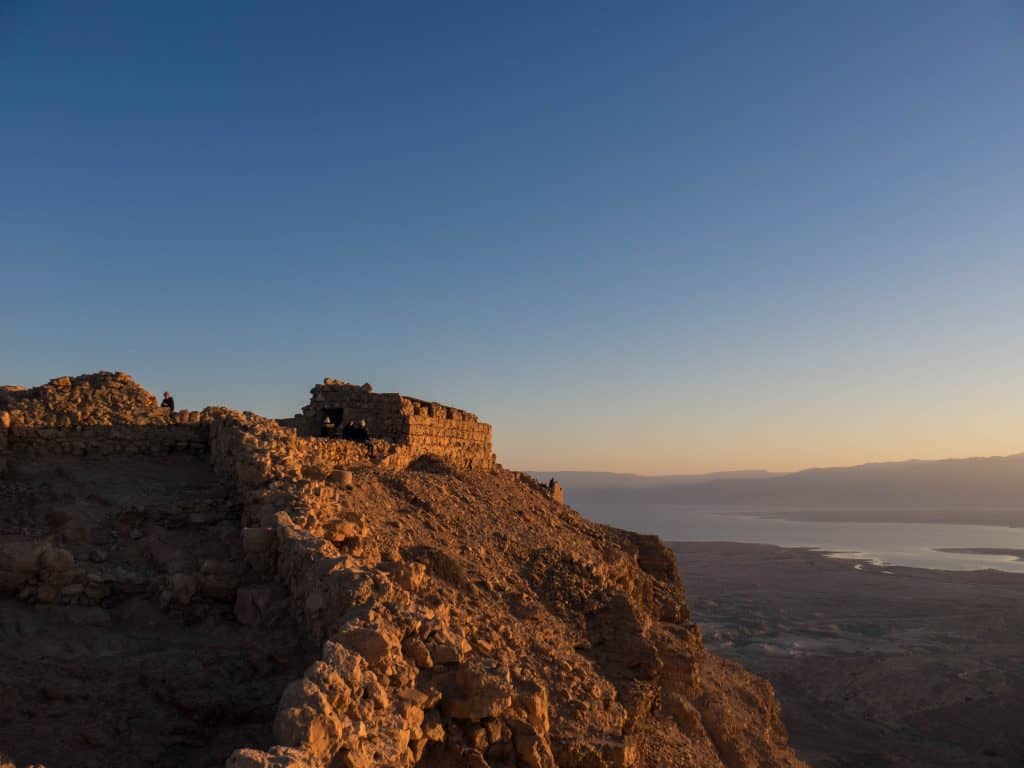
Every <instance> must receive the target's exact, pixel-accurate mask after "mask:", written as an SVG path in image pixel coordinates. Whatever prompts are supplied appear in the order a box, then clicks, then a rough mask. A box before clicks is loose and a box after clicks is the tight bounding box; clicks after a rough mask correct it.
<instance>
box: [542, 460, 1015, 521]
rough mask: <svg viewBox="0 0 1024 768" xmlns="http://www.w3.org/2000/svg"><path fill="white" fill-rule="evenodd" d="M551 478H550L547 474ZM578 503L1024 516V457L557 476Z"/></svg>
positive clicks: (559, 474)
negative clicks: (761, 471) (726, 472)
mask: <svg viewBox="0 0 1024 768" xmlns="http://www.w3.org/2000/svg"><path fill="white" fill-rule="evenodd" d="M541 476H543V475H541ZM554 477H556V478H558V479H559V480H560V481H561V482H562V483H563V485H564V486H565V489H566V494H567V498H568V499H569V500H570V501H571V502H577V503H580V504H584V503H587V502H590V501H601V502H605V503H608V502H628V501H644V502H650V503H659V502H665V503H674V504H680V505H694V506H698V505H699V506H730V507H750V508H761V509H763V508H771V507H784V508H789V509H794V510H800V509H815V510H824V511H828V510H861V511H871V510H882V511H884V510H952V511H958V510H960V511H964V512H965V513H972V512H978V511H985V510H997V511H1008V512H1017V511H1022V510H1024V454H1016V455H1013V456H996V457H985V458H970V459H947V460H942V461H903V462H892V463H880V464H864V465H861V466H856V467H841V468H830V469H808V470H804V471H802V472H795V473H793V474H787V475H771V476H762V477H757V476H743V477H723V476H717V477H716V476H703V477H701V476H697V477H685V476H684V477H683V478H682V479H678V480H677V479H674V478H672V477H667V478H643V477H638V476H635V475H632V476H630V475H626V476H621V478H622V479H619V477H620V476H616V475H606V474H604V473H593V474H592V473H573V472H566V473H554Z"/></svg>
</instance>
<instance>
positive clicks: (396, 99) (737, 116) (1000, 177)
mask: <svg viewBox="0 0 1024 768" xmlns="http://www.w3.org/2000/svg"><path fill="white" fill-rule="evenodd" d="M301 5H302V6H303V7H300V8H294V7H290V6H286V5H285V4H281V3H270V2H245V3H242V2H237V3H232V2H221V3H216V4H210V3H199V2H179V3H174V4H162V5H160V4H156V5H154V4H143V3H134V2H97V3H90V4H84V3H73V2H46V0H38V1H36V2H25V1H20V0H0V103H2V104H3V108H2V109H0V288H2V298H0V328H2V329H3V330H2V331H0V380H2V381H3V382H8V383H18V384H23V385H29V384H34V383H40V382H42V381H45V380H47V379H49V378H51V377H53V376H57V375H62V374H65V373H80V372H86V371H91V370H96V369H111V370H125V371H128V372H130V373H132V374H133V375H134V376H136V378H137V379H138V380H139V381H140V382H141V383H143V384H144V385H145V386H147V387H149V388H150V389H151V390H154V391H162V390H163V389H171V390H172V391H173V392H174V393H175V396H176V397H177V399H178V402H179V403H180V404H181V405H182V406H184V407H198V406H201V405H204V404H208V403H226V404H230V405H233V406H236V407H240V408H249V409H253V410H257V411H260V412H263V413H267V414H269V415H289V414H290V413H292V412H294V411H295V410H296V409H297V408H298V406H299V405H300V404H301V403H302V402H303V401H304V400H305V399H306V397H307V391H308V389H309V387H310V386H312V384H313V383H315V382H316V381H318V380H320V379H322V378H323V377H324V376H328V375H329V376H335V377H339V378H344V379H347V380H352V381H356V382H362V381H370V382H372V383H373V384H374V385H375V387H376V388H377V389H378V390H388V391H392V390H401V391H403V392H408V393H409V394H414V395H418V396H422V397H429V398H435V399H440V400H444V401H448V402H454V403H455V404H457V405H460V406H463V407H466V408H470V409H472V410H475V411H477V412H478V413H480V414H481V415H482V416H483V417H484V418H485V419H486V420H488V421H490V422H492V423H493V424H494V426H495V443H496V448H497V451H498V454H499V460H501V461H503V462H504V463H505V464H506V465H509V466H514V467H527V466H531V467H544V468H552V469H609V470H623V471H637V472H650V473H664V472H688V471H704V470H716V469H732V468H741V467H742V468H748V467H764V468H768V469H790V468H798V467H802V466H808V465H824V464H839V463H855V462H858V461H867V460H875V459H896V458H909V457H911V456H917V457H924V458H930V457H938V456H951V455H967V454H989V453H993V454H994V453H1009V452H1013V451H1021V450H1024V408H1022V406H1021V402H1022V396H1024V395H1022V393H1024V362H1022V361H1024V342H1022V334H1021V331H1020V329H1021V327H1022V326H1024V309H1022V296H1024V252H1022V246H1024V213H1022V211H1024V139H1022V137H1024V10H1022V6H1020V5H1019V4H1017V3H1011V2H977V3H966V2H962V3H943V2H928V3H925V2H906V3H888V2H885V3H883V2H879V3H873V2H867V3H857V4H850V3H847V4H840V3H831V2H813V3H812V2H806V3H787V4H771V5H769V4H764V3H761V4H753V3H683V2H664V3H661V2H652V3H628V4H627V3H599V2H586V3H564V4H558V5H557V7H553V6H555V5H556V4H552V3H516V4H491V3H468V2H467V3H444V4H430V5H428V4H423V3H392V4H383V3H352V4H347V3H307V4H301ZM211 9H213V10H211Z"/></svg>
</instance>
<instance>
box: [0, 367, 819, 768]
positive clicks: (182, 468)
mask: <svg viewBox="0 0 1024 768" xmlns="http://www.w3.org/2000/svg"><path fill="white" fill-rule="evenodd" d="M418 402H419V401H417V403H418ZM428 405H429V404H428ZM424 407H426V406H424ZM0 412H2V413H0V617H3V618H0V640H2V641H3V642H2V643H0V686H2V688H3V689H4V691H5V696H4V697H2V699H0V753H2V754H4V755H7V759H8V760H11V761H13V762H14V763H16V764H17V765H28V764H30V763H45V764H46V765H47V766H49V767H50V768H60V767H61V766H76V767H79V766H86V767H88V766H104V765H115V764H116V765H143V764H144V765H157V766H163V765H166V766H172V765H173V766H182V765H190V766H191V765H223V764H225V761H226V765H227V766H229V767H230V768H270V767H271V766H273V767H274V768H285V767H286V766H287V767H288V768H305V767H307V766H308V767H310V768H313V767H316V768H321V767H324V766H332V767H334V766H339V767H340V766H347V767H349V768H358V767H362V766H367V767H368V766H396V767H397V766H414V765H416V766H477V767H478V768H485V767H486V766H494V767H495V768H497V766H520V765H521V766H530V767H531V768H541V767H548V766H561V767H563V768H568V767H570V766H572V767H578V768H604V767H605V766H608V767H611V766H616V767H618V766H650V767H651V768H654V767H655V766H658V767H662V766H728V768H754V767H755V766H764V767H767V766H799V765H802V764H801V763H800V762H799V761H798V760H797V759H796V757H795V756H794V754H793V752H792V751H791V750H790V749H789V747H788V746H787V744H786V734H785V730H784V728H783V726H782V723H781V720H780V717H779V710H778V706H777V704H776V702H775V700H774V697H773V692H772V689H771V687H770V686H769V685H768V684H767V683H766V682H764V681H763V680H761V679H759V678H757V677H755V676H753V675H751V674H749V673H747V672H746V671H744V670H743V669H742V668H741V667H740V666H738V665H736V664H734V663H731V662H728V661H725V660H723V659H721V658H718V657H715V656H713V655H711V654H709V653H708V652H707V651H706V650H705V649H704V647H703V645H702V643H701V639H700V632H699V630H698V628H697V626H696V625H695V624H694V623H693V622H692V621H691V620H690V616H689V611H688V609H687V606H686V600H685V594H684V589H683V585H682V584H681V582H680V580H679V577H678V574H677V570H676V564H675V559H674V556H673V554H672V553H671V552H670V551H669V550H668V549H667V548H665V547H664V546H663V545H662V544H661V542H660V541H658V540H657V539H656V538H655V537H649V536H641V535H638V534H634V533H630V532H627V531H621V530H617V529H613V528H609V527H606V526H601V525H597V524H594V523H591V522H588V521H587V520H585V519H583V518H582V517H581V516H580V515H579V514H577V513H576V512H575V511H573V510H572V509H571V508H569V507H567V506H566V505H564V504H562V503H561V502H560V500H559V497H558V494H557V493H553V492H552V490H551V489H549V488H547V487H546V486H542V485H540V484H538V483H536V482H535V481H534V480H532V479H531V478H529V477H528V476H526V475H523V474H520V473H516V472H510V471H507V470H504V469H502V468H501V467H500V466H495V467H493V468H475V467H477V466H478V465H479V464H480V462H481V459H480V456H483V457H484V461H486V451H485V450H482V449H480V447H479V446H478V445H474V447H473V450H474V451H475V452H474V453H473V454H472V461H469V460H467V461H465V462H463V463H461V464H460V462H459V460H458V459H459V455H458V453H457V448H458V445H459V443H458V442H457V440H456V438H457V439H458V440H463V441H464V442H467V443H468V441H466V440H465V439H464V438H462V437H461V436H456V438H450V439H449V437H448V436H446V433H445V431H444V430H445V429H447V427H444V425H443V424H442V425H441V426H439V427H437V430H436V431H434V432H431V437H430V439H431V440H434V441H442V444H444V445H450V446H455V447H451V448H449V451H448V452H449V454H450V455H445V456H444V457H436V456H432V455H429V454H422V455H414V454H412V453H410V452H409V450H408V449H407V448H402V447H401V446H396V445H394V444H389V443H388V441H387V440H384V439H381V438H374V437H372V436H371V437H370V439H367V440H365V441H350V440H340V439H323V438H319V437H302V436H300V435H299V434H298V433H297V431H296V430H295V429H294V428H291V427H289V426H284V425H282V424H280V423H278V422H276V421H274V420H271V419H266V418H263V417H260V416H257V415H254V414H249V413H246V414H241V413H237V412H233V411H229V410H226V409H207V410H205V411H202V412H196V413H185V414H174V415H170V414H166V413H164V412H161V411H160V410H159V409H157V408H156V407H155V400H153V399H152V396H151V395H149V393H147V392H145V391H144V390H143V389H142V388H141V387H138V385H136V384H135V383H134V382H132V381H131V379H130V378H129V377H126V376H124V374H96V375H93V376H90V377H78V378H74V379H59V380H55V382H51V383H50V384H49V385H46V386H44V387H40V388H36V389H35V390H14V389H12V388H6V389H3V390H0ZM430 413H433V411H432V410H431V411H430ZM438 413H440V411H438ZM414 415H415V414H414ZM424 418H425V417H424ZM445 418H447V419H451V417H449V416H446V417H445ZM459 418H462V417H459ZM474 419H475V417H474ZM466 421H467V423H471V424H475V421H473V420H469V419H467V420H466ZM431 429H432V430H433V429H434V427H433V426H431ZM462 429H466V427H462ZM473 429H477V428H476V427H475V426H474V427H473ZM488 430H489V428H488ZM485 437H486V438H487V439H488V440H489V431H488V432H487V433H486V435H485ZM444 441H449V442H444ZM488 445H489V443H488ZM485 448H486V446H485ZM474 462H476V464H474ZM8 692H9V693H8ZM2 764H3V758H0V765H2Z"/></svg>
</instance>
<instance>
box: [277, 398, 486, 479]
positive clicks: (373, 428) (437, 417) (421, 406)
mask: <svg viewBox="0 0 1024 768" xmlns="http://www.w3.org/2000/svg"><path fill="white" fill-rule="evenodd" d="M310 392H311V394H312V398H311V400H310V403H309V405H307V406H305V407H303V409H302V413H301V414H298V415H296V417H295V418H294V419H288V420H284V421H282V423H283V424H285V425H288V426H294V427H295V429H296V431H297V432H298V434H299V435H302V436H306V437H316V436H319V435H320V434H321V426H322V423H323V420H324V417H325V416H328V415H333V416H334V418H335V420H338V416H339V414H340V422H341V425H343V424H344V423H346V422H348V421H350V420H354V421H357V422H358V421H365V422H366V428H367V431H368V433H369V435H370V437H371V438H377V439H380V440H385V441H388V442H391V443H393V444H395V445H396V446H404V447H405V450H401V449H399V450H396V451H395V453H396V454H405V459H404V460H405V463H406V464H408V463H409V462H411V461H415V460H416V459H417V458H419V457H421V456H437V457H440V458H442V459H444V460H445V461H447V462H449V463H450V464H453V465H454V466H457V467H460V468H463V469H493V468H494V466H495V458H494V452H493V449H492V448H491V426H490V424H485V423H483V422H481V421H480V420H479V419H477V417H476V415H474V414H472V413H469V412H468V411H462V410H459V409H458V408H452V407H451V406H446V405H442V404H440V403H433V402H428V401H425V400H419V399H417V398H413V397H405V396H403V395H399V394H395V393H385V394H377V393H374V392H373V389H372V387H370V385H369V384H363V385H362V386H356V385H354V384H346V383H345V382H342V381H339V380H337V379H324V383H323V384H318V385H317V386H315V387H313V389H312V390H310Z"/></svg>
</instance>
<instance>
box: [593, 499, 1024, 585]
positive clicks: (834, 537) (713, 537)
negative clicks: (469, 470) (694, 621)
mask: <svg viewBox="0 0 1024 768" xmlns="http://www.w3.org/2000/svg"><path fill="white" fill-rule="evenodd" d="M577 509H579V511H580V513H581V514H583V515H584V516H585V517H587V518H589V519H590V520H593V521H595V522H598V523H606V524H608V525H614V526H617V527H620V528H628V529H630V530H633V531H639V532H641V533H653V534H657V535H658V536H660V537H661V538H662V540H664V541H734V542H741V543H747V544H773V545H775V546H779V547H810V548H813V549H819V550H824V551H827V552H830V553H834V554H833V556H834V557H848V558H855V559H863V560H871V561H874V562H876V563H878V564H880V565H896V566H907V567H912V568H934V569H939V570H948V571H975V570H983V569H986V568H991V569H995V570H1000V571H1008V572H1013V573H1024V560H1020V559H1017V558H1015V557H1013V556H1012V555H992V554H979V553H971V552H943V551H941V550H942V549H945V548H951V547H959V548H999V549H1003V550H1021V551H1024V528H1009V527H1003V526H995V525H952V524H947V523H879V522H864V523H854V522H823V521H804V520H783V519H778V518H772V517H758V516H755V515H738V514H732V513H728V514H726V513H721V512H714V511H709V510H694V509H691V508H685V507H679V506H675V505H672V504H644V503H635V504H633V503H631V504H620V503H601V502H594V501H587V502H586V503H583V504H579V505H578V506H577Z"/></svg>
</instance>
